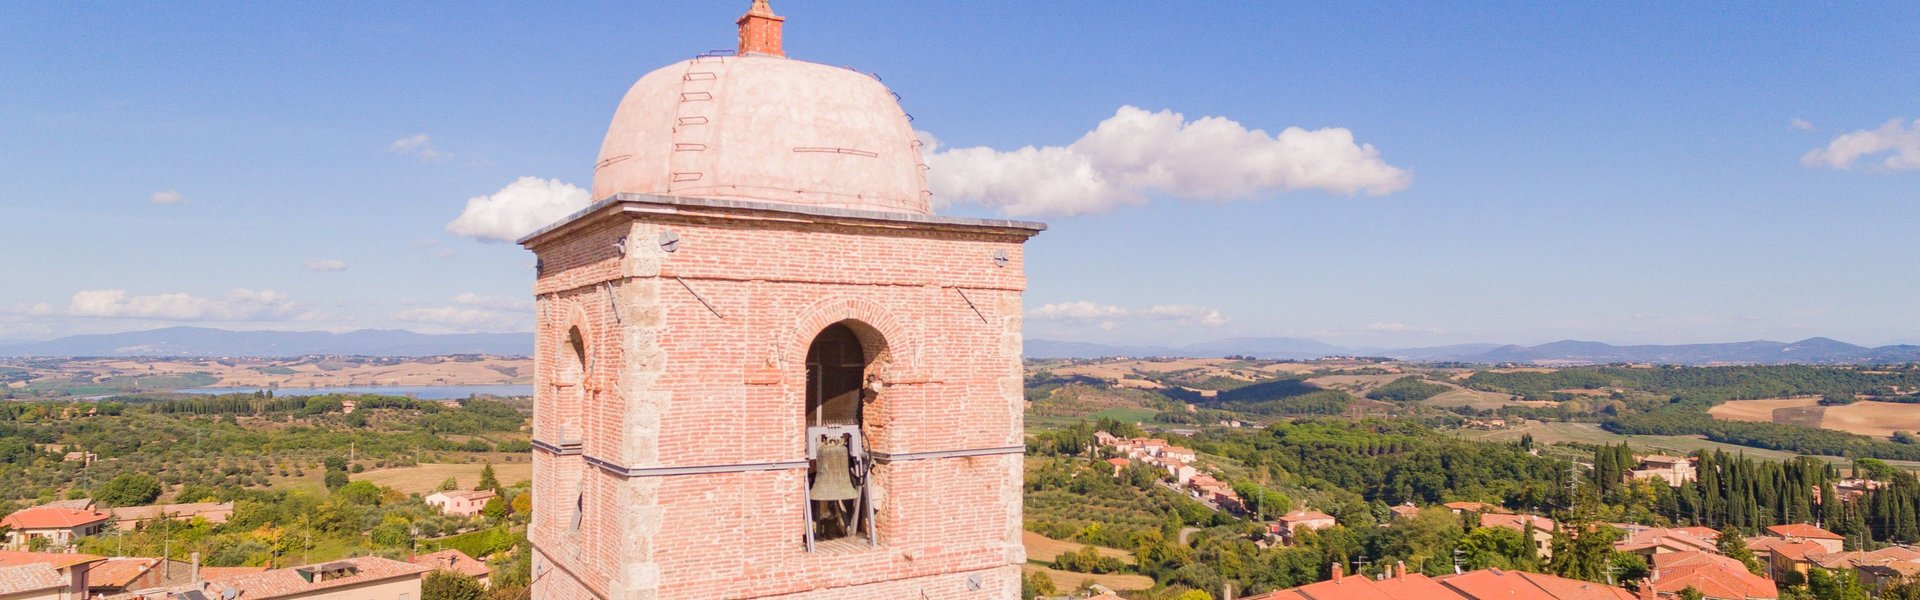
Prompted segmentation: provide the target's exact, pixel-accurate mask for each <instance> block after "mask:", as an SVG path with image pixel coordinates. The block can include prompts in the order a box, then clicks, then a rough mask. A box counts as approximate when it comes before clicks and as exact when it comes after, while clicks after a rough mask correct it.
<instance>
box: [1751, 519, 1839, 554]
mask: <svg viewBox="0 0 1920 600" xmlns="http://www.w3.org/2000/svg"><path fill="white" fill-rule="evenodd" d="M1766 534H1767V535H1770V536H1773V537H1777V538H1783V539H1787V540H1792V541H1797V542H1813V543H1815V544H1819V545H1820V547H1821V548H1825V549H1826V551H1827V552H1839V551H1841V550H1844V549H1846V548H1845V546H1846V541H1847V538H1844V537H1841V536H1840V534H1838V533H1834V532H1831V531H1827V530H1825V529H1821V528H1819V527H1815V526H1812V525H1808V524H1806V523H1788V524H1786V525H1768V526H1767V530H1766Z"/></svg>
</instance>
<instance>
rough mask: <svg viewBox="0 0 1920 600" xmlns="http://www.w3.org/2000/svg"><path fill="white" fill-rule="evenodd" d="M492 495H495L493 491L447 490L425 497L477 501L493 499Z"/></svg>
mask: <svg viewBox="0 0 1920 600" xmlns="http://www.w3.org/2000/svg"><path fill="white" fill-rule="evenodd" d="M494 495H495V494H494V493H493V490H447V491H444V492H434V493H432V494H428V495H427V497H429V498H431V497H434V496H442V497H446V498H460V499H468V500H479V499H482V498H492V497H494Z"/></svg>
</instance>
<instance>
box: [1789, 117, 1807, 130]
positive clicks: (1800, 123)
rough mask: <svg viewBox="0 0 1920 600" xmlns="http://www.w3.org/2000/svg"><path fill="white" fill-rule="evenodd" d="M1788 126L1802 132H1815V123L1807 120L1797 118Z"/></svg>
mask: <svg viewBox="0 0 1920 600" xmlns="http://www.w3.org/2000/svg"><path fill="white" fill-rule="evenodd" d="M1787 125H1788V126H1790V127H1793V128H1794V129H1798V130H1801V131H1813V122H1812V121H1808V120H1806V119H1801V118H1797V117H1796V118H1794V120H1792V121H1788V122H1787Z"/></svg>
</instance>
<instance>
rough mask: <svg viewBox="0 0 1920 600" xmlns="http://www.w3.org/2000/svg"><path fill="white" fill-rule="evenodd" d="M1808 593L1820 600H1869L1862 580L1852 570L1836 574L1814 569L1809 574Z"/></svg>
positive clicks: (1843, 570)
mask: <svg viewBox="0 0 1920 600" xmlns="http://www.w3.org/2000/svg"><path fill="white" fill-rule="evenodd" d="M1807 592H1808V593H1811V594H1813V597H1814V598H1816V599H1818V600H1867V592H1866V590H1864V589H1861V588H1860V579H1859V578H1858V577H1856V576H1855V575H1854V574H1853V570H1852V569H1842V570H1840V571H1837V572H1836V571H1828V570H1826V569H1821V568H1817V567H1816V568H1814V569H1813V570H1812V571H1810V572H1808V573H1807Z"/></svg>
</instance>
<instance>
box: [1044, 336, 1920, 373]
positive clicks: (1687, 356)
mask: <svg viewBox="0 0 1920 600" xmlns="http://www.w3.org/2000/svg"><path fill="white" fill-rule="evenodd" d="M1299 342H1304V343H1299ZM1229 355H1234V356H1253V357H1257V358H1269V359H1282V360H1287V359H1294V360H1299V359H1314V358H1321V357H1326V356H1380V357H1386V358H1395V359H1401V360H1416V361H1424V362H1466V363H1486V364H1502V363H1523V364H1605V363H1654V364H1676V365H1695V366H1698V365H1715V364H1881V363H1904V362H1915V361H1920V346H1915V345H1910V344H1893V345H1887V346H1878V347H1867V346H1860V345H1855V344H1849V343H1846V342H1841V341H1838V340H1834V339H1832V338H1826V337H1812V338H1807V339H1804V340H1800V341H1796V342H1776V341H1771V340H1750V341H1743V342H1721V343H1704V344H1636V345H1624V346H1617V345H1613V344H1609V343H1606V342H1594V341H1583V340H1560V341H1554V342H1547V343H1544V344H1538V345H1534V346H1525V345H1519V344H1504V345H1503V344H1455V345H1451V346H1434V347H1425V348H1368V347H1340V346H1333V345H1329V344H1323V343H1320V342H1315V341H1313V340H1300V339H1298V338H1278V337H1277V338H1229V339H1226V340H1217V341H1213V342H1204V343H1199V344H1190V345H1186V346H1179V347H1153V346H1110V345H1102V344H1095V343H1087V342H1056V341H1053V340H1044V339H1032V340H1028V341H1027V356H1028V357H1029V358H1104V357H1111V356H1186V357H1218V356H1229Z"/></svg>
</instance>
